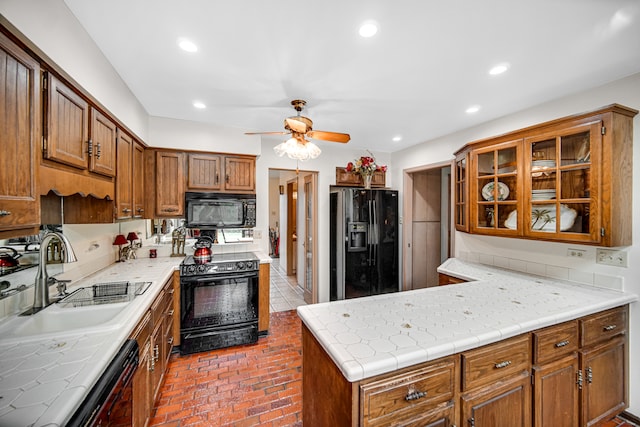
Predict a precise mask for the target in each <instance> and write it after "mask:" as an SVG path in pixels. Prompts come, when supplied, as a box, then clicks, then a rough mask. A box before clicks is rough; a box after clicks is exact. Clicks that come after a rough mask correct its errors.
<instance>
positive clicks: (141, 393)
mask: <svg viewBox="0 0 640 427" xmlns="http://www.w3.org/2000/svg"><path fill="white" fill-rule="evenodd" d="M150 390H151V359H150V353H149V341H146V343H145V345H144V346H143V347H141V348H140V358H139V364H138V368H137V369H136V372H135V373H134V374H133V427H145V426H146V425H147V421H148V420H149V417H150V415H151V410H152V409H153V407H152V406H150V405H149V402H150V401H151V398H150V394H151V392H150Z"/></svg>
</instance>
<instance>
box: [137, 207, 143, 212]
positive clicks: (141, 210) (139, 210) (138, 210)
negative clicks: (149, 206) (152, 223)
mask: <svg viewBox="0 0 640 427" xmlns="http://www.w3.org/2000/svg"><path fill="white" fill-rule="evenodd" d="M136 212H138V213H142V212H144V209H142V208H138V209H136Z"/></svg>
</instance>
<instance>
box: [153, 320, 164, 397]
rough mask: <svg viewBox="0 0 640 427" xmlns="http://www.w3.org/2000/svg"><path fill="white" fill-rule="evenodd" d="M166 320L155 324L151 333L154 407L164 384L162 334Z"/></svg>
mask: <svg viewBox="0 0 640 427" xmlns="http://www.w3.org/2000/svg"><path fill="white" fill-rule="evenodd" d="M163 323H164V322H162V321H160V322H157V323H156V324H155V328H154V330H153V333H152V334H151V339H150V343H151V347H150V349H151V401H150V406H151V408H153V407H154V406H155V403H156V397H157V396H158V392H159V391H160V386H161V385H162V377H163V375H164V368H163V363H164V357H163V351H164V349H163V345H162V338H163V336H162V334H163V327H162V325H163Z"/></svg>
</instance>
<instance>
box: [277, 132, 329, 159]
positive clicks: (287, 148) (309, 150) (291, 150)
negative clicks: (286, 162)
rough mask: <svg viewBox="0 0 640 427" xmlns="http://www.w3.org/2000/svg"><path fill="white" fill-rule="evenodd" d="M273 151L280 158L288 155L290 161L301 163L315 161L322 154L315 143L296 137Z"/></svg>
mask: <svg viewBox="0 0 640 427" xmlns="http://www.w3.org/2000/svg"><path fill="white" fill-rule="evenodd" d="M273 151H275V153H276V154H277V155H278V156H280V157H282V156H284V155H285V154H286V155H287V157H289V158H290V159H294V160H300V161H303V160H309V159H315V158H316V157H318V156H319V155H320V153H321V152H322V151H321V150H320V148H318V146H317V145H316V144H314V143H313V142H311V141H307V140H306V139H304V138H302V139H298V138H295V137H292V138H289V139H288V140H286V141H284V142H282V143H280V144H278V145H276V146H275V147H273Z"/></svg>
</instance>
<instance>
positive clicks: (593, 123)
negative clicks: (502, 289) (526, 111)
mask: <svg viewBox="0 0 640 427" xmlns="http://www.w3.org/2000/svg"><path fill="white" fill-rule="evenodd" d="M636 114H637V111H636V110H633V109H630V108H627V107H623V106H620V105H617V104H614V105H611V106H608V107H604V108H602V109H599V110H596V111H592V112H589V113H583V114H580V115H576V116H571V117H567V118H563V119H558V120H554V121H551V122H547V123H543V124H540V125H537V126H532V127H529V128H526V129H522V130H519V131H515V132H512V133H509V134H506V135H502V136H500V137H496V138H492V139H486V140H482V141H477V142H473V143H470V144H467V145H465V146H464V147H463V148H462V149H461V150H459V151H458V152H457V153H456V161H455V166H456V167H455V188H454V197H455V213H454V215H455V225H456V229H457V230H459V231H464V232H469V233H475V234H486V235H493V236H504V237H518V238H529V239H538V240H554V241H563V242H577V243H584V244H595V245H600V246H627V245H631V221H632V212H631V209H632V204H631V194H632V188H631V187H632V167H633V165H632V148H633V130H632V126H633V117H634V116H635V115H636Z"/></svg>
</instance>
